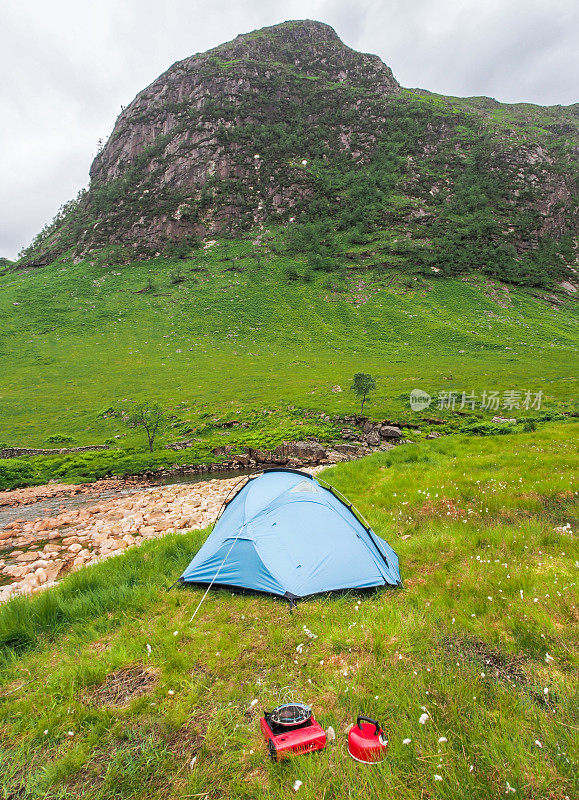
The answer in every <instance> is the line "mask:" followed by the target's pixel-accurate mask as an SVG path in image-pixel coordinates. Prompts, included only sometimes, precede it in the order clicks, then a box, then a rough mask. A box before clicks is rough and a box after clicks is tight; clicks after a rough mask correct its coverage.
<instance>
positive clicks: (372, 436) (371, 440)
mask: <svg viewBox="0 0 579 800" xmlns="http://www.w3.org/2000/svg"><path fill="white" fill-rule="evenodd" d="M365 439H366V442H367V443H368V444H369V445H371V446H372V447H377V446H378V445H379V444H380V434H379V433H378V431H376V430H374V429H372V430H371V431H370V432H369V433H367V434H366V436H365Z"/></svg>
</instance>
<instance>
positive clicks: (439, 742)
mask: <svg viewBox="0 0 579 800" xmlns="http://www.w3.org/2000/svg"><path fill="white" fill-rule="evenodd" d="M444 742H448V739H447V738H446V736H441V737H440V739H439V740H438V744H444Z"/></svg>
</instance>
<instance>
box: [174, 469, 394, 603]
mask: <svg viewBox="0 0 579 800" xmlns="http://www.w3.org/2000/svg"><path fill="white" fill-rule="evenodd" d="M179 582H182V583H197V584H203V585H208V586H209V587H210V586H212V585H215V586H226V587H235V588H240V589H241V588H243V589H251V590H254V591H258V592H266V593H268V594H274V595H279V596H281V597H285V598H287V599H288V600H289V601H290V603H292V602H294V601H295V600H297V599H299V598H301V597H306V596H308V595H312V594H318V593H320V592H331V591H336V590H342V589H362V588H370V587H375V586H385V585H390V586H400V585H401V580H400V572H399V569H398V557H397V555H396V553H395V552H394V550H392V548H391V547H390V546H389V545H388V544H387V543H386V542H385V541H384V540H383V539H381V538H380V537H379V536H376V534H375V533H374V532H373V531H372V530H371V529H370V528H369V527H367V526H366V525H364V524H363V523H362V522H361V521H360V519H358V517H357V516H356V515H355V514H354V512H353V511H352V506H351V505H349V504H348V503H347V502H344V501H343V500H341V499H340V498H339V497H338V495H337V494H336V493H335V490H333V489H332V488H331V487H330V488H325V487H324V486H322V485H321V484H320V483H319V482H318V481H317V480H316V479H315V478H313V477H312V476H311V475H308V473H306V472H300V471H298V470H291V469H271V470H266V471H265V472H264V473H263V474H261V475H258V476H256V477H254V478H250V479H249V480H248V481H247V483H245V484H244V486H243V487H242V488H241V489H240V490H239V491H238V492H237V493H236V494H235V495H234V496H233V498H232V499H231V500H230V501H229V502H228V503H227V505H226V506H225V508H224V510H223V513H222V514H221V516H220V517H219V519H218V521H217V523H216V524H215V527H214V528H213V531H212V532H211V533H210V535H209V536H208V537H207V539H206V541H205V543H204V544H203V546H202V547H201V548H200V550H199V551H198V552H197V555H196V556H195V557H194V558H193V560H192V561H191V563H190V564H189V566H188V567H187V569H186V570H185V572H184V573H183V575H182V576H181V578H180V579H179Z"/></svg>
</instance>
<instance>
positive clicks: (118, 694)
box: [90, 665, 159, 707]
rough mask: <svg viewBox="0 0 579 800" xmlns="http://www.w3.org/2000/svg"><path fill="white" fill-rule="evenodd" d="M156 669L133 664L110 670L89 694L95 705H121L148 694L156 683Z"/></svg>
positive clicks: (157, 677)
mask: <svg viewBox="0 0 579 800" xmlns="http://www.w3.org/2000/svg"><path fill="white" fill-rule="evenodd" d="M158 679H159V676H158V671H157V670H155V669H152V668H150V667H147V668H145V667H142V666H140V665H135V666H132V667H123V668H122V669H118V670H116V671H115V672H111V673H110V674H109V675H107V677H106V678H105V680H104V681H103V682H102V683H101V685H100V686H99V687H97V688H96V689H95V690H94V691H93V692H92V693H91V696H90V699H91V700H92V702H93V703H96V705H101V706H116V707H122V706H126V705H128V704H129V703H130V702H131V700H133V699H134V698H135V697H141V696H142V695H144V694H149V693H150V692H151V691H152V690H153V689H154V687H155V686H156V685H157V681H158Z"/></svg>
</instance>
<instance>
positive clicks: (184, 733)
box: [165, 722, 205, 758]
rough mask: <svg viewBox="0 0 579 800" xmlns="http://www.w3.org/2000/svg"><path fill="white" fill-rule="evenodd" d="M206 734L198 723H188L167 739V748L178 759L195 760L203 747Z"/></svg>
mask: <svg viewBox="0 0 579 800" xmlns="http://www.w3.org/2000/svg"><path fill="white" fill-rule="evenodd" d="M204 741H205V734H204V733H203V731H202V729H201V726H200V725H199V723H198V722H196V723H193V722H187V723H185V725H182V726H181V727H180V728H179V729H178V730H176V731H174V732H172V733H171V734H170V735H169V736H166V737H165V743H166V745H167V748H168V749H169V750H170V751H171V752H172V753H173V755H175V756H177V758H186V757H187V758H193V756H195V755H197V753H198V752H199V751H200V750H201V748H202V747H203V742H204Z"/></svg>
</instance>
